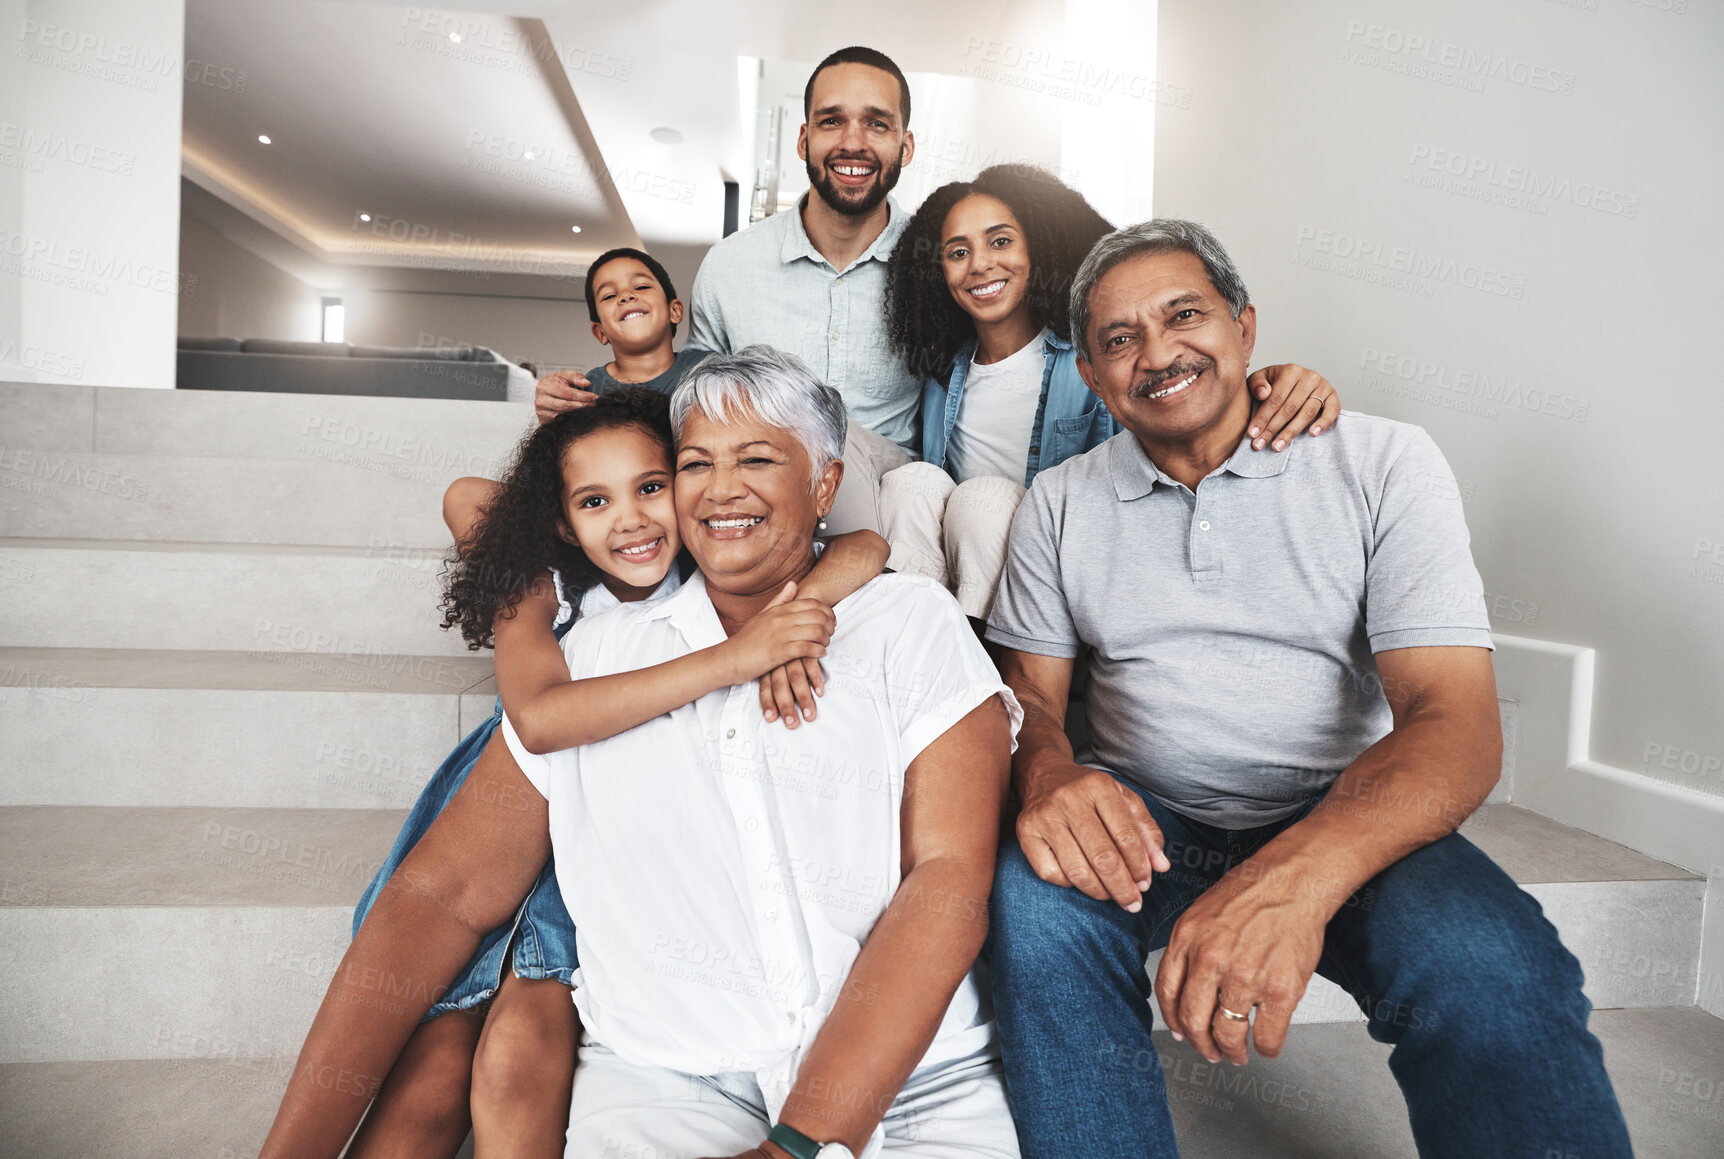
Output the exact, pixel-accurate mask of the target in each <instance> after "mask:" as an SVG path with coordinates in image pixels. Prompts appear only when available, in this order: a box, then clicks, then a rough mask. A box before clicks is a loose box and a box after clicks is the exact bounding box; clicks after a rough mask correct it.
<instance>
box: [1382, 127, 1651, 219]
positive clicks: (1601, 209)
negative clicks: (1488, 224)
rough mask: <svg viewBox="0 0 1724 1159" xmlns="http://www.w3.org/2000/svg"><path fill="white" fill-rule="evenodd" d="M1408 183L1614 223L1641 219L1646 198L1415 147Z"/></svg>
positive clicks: (1524, 168)
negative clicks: (1563, 207) (1559, 208)
mask: <svg viewBox="0 0 1724 1159" xmlns="http://www.w3.org/2000/svg"><path fill="white" fill-rule="evenodd" d="M1407 171H1408V180H1410V181H1414V182H1416V183H1417V184H1419V185H1422V186H1425V187H1426V188H1431V189H1440V190H1441V191H1442V192H1445V193H1454V194H1457V195H1459V196H1462V197H1470V198H1473V199H1476V200H1479V201H1488V202H1491V203H1493V204H1497V205H1503V206H1506V207H1507V208H1510V209H1525V210H1528V211H1530V212H1532V213H1537V214H1540V215H1543V214H1547V213H1549V212H1550V206H1549V203H1551V202H1555V203H1557V204H1559V205H1560V204H1567V205H1572V206H1575V207H1576V208H1577V209H1589V210H1592V211H1593V212H1594V213H1603V214H1608V215H1610V216H1612V217H1638V216H1639V215H1640V198H1639V197H1637V196H1635V195H1634V194H1632V193H1625V192H1623V191H1622V190H1620V189H1611V188H1609V187H1608V186H1605V185H1603V184H1601V183H1599V182H1596V181H1575V180H1572V179H1571V178H1568V177H1562V176H1558V175H1557V174H1554V173H1547V172H1541V171H1540V170H1539V169H1538V168H1537V167H1535V166H1533V165H1512V164H1501V163H1499V162H1497V161H1496V160H1493V159H1491V158H1488V157H1481V156H1479V155H1478V154H1476V153H1463V152H1461V151H1460V150H1458V149H1444V148H1441V147H1438V146H1433V145H1426V144H1415V145H1414V146H1413V147H1412V150H1411V152H1410V153H1409V155H1408V157H1407Z"/></svg>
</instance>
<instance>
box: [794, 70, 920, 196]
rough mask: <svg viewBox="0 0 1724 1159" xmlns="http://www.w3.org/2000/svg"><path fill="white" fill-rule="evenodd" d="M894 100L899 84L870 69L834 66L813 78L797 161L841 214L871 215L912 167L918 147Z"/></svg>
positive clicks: (818, 189) (896, 96) (887, 74)
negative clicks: (804, 164) (900, 175)
mask: <svg viewBox="0 0 1724 1159" xmlns="http://www.w3.org/2000/svg"><path fill="white" fill-rule="evenodd" d="M898 98H899V93H898V80H897V78H896V77H894V76H893V75H892V74H891V73H889V72H886V71H885V70H883V69H878V68H874V67H872V66H871V65H866V64H835V65H833V66H832V67H830V68H827V69H823V70H822V71H821V73H820V75H819V76H817V77H815V78H814V92H813V96H812V98H811V100H810V103H809V107H808V123H807V124H806V125H803V126H802V130H801V132H800V133H798V134H797V138H796V155H797V156H798V157H800V158H802V160H803V161H804V162H805V163H806V164H807V167H808V183H809V185H811V186H812V187H813V188H814V190H815V192H817V193H818V194H819V195H820V199H821V200H822V201H824V202H826V204H827V205H830V206H831V207H832V208H833V209H835V210H837V211H838V212H839V213H843V214H846V215H849V216H853V217H862V216H866V215H867V214H869V213H872V212H873V211H874V210H875V208H876V207H878V206H879V204H880V203H881V202H882V201H884V200H885V199H886V194H888V193H890V192H891V190H892V187H893V186H894V185H897V184H898V175H899V173H900V172H902V170H903V168H904V166H905V165H908V164H909V163H910V158H911V156H912V155H913V154H914V152H915V148H916V146H915V141H914V139H913V138H912V137H911V135H910V133H909V131H908V130H906V129H905V128H904V126H903V124H902V123H901V118H900V116H899V103H898Z"/></svg>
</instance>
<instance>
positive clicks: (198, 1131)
mask: <svg viewBox="0 0 1724 1159" xmlns="http://www.w3.org/2000/svg"><path fill="white" fill-rule="evenodd" d="M1591 1025H1592V1031H1593V1033H1594V1034H1596V1035H1597V1036H1598V1038H1599V1040H1600V1041H1601V1042H1602V1043H1603V1044H1604V1062H1605V1066H1606V1068H1607V1069H1608V1070H1609V1072H1610V1077H1611V1081H1612V1084H1613V1085H1614V1086H1615V1088H1616V1093H1617V1097H1618V1099H1619V1100H1620V1102H1621V1104H1622V1111H1623V1115H1624V1117H1625V1118H1626V1119H1627V1120H1628V1131H1629V1135H1630V1137H1631V1139H1632V1140H1633V1143H1634V1150H1635V1153H1636V1154H1639V1155H1645V1156H1700V1155H1717V1154H1720V1153H1721V1152H1724V1102H1721V1100H1720V1094H1719V1091H1720V1088H1721V1087H1724V1066H1720V1064H1719V1061H1718V1060H1719V1059H1720V1058H1724V1021H1720V1020H1719V1019H1717V1018H1714V1017H1712V1016H1711V1015H1709V1014H1706V1013H1704V1012H1702V1011H1700V1010H1697V1009H1692V1008H1691V1009H1686V1010H1672V1009H1654V1010H1600V1011H1596V1012H1594V1014H1593V1016H1592V1024H1591ZM1155 1048H1156V1052H1157V1055H1158V1056H1159V1060H1160V1061H1159V1065H1161V1066H1162V1068H1163V1077H1164V1078H1165V1080H1166V1082H1167V1088H1168V1096H1169V1100H1168V1101H1169V1103H1170V1105H1171V1108H1172V1111H1173V1123H1174V1131H1175V1133H1176V1135H1177V1136H1178V1139H1179V1150H1180V1154H1181V1155H1183V1156H1184V1157H1185V1159H1232V1157H1233V1156H1238V1155H1264V1156H1291V1155H1301V1156H1322V1157H1323V1159H1415V1156H1416V1154H1417V1153H1416V1151H1415V1150H1414V1148H1413V1139H1412V1132H1411V1131H1410V1130H1408V1128H1407V1121H1406V1113H1405V1111H1404V1109H1403V1108H1404V1105H1405V1104H1404V1103H1403V1101H1402V1098H1401V1093H1400V1090H1399V1088H1398V1087H1397V1086H1396V1085H1395V1080H1394V1078H1393V1077H1392V1076H1391V1075H1390V1073H1389V1068H1388V1065H1387V1061H1386V1060H1387V1057H1388V1054H1389V1048H1388V1047H1386V1046H1383V1045H1381V1044H1379V1043H1375V1042H1372V1041H1371V1040H1370V1038H1369V1037H1367V1036H1366V1034H1365V1032H1364V1030H1363V1028H1361V1027H1357V1026H1307V1027H1301V1028H1300V1029H1298V1030H1296V1031H1294V1033H1293V1034H1292V1035H1291V1036H1290V1037H1289V1038H1288V1040H1287V1049H1286V1050H1285V1051H1283V1052H1282V1054H1281V1057H1280V1058H1276V1059H1265V1058H1253V1059H1252V1060H1251V1063H1250V1065H1248V1066H1247V1067H1245V1068H1244V1069H1243V1070H1235V1069H1234V1068H1233V1067H1230V1066H1226V1065H1223V1066H1220V1067H1211V1066H1208V1065H1207V1064H1206V1063H1204V1062H1203V1060H1202V1059H1201V1058H1199V1057H1198V1056H1197V1054H1196V1053H1195V1052H1194V1051H1192V1050H1191V1048H1190V1047H1189V1046H1186V1045H1183V1044H1180V1043H1176V1042H1174V1041H1173V1039H1172V1037H1171V1036H1169V1035H1168V1034H1167V1033H1166V1032H1165V1031H1164V1032H1161V1033H1158V1034H1156V1036H1155ZM293 1062H294V1060H293V1056H292V1055H278V1056H246V1055H237V1054H234V1053H233V1052H231V1051H228V1052H225V1053H223V1054H222V1055H221V1056H219V1057H213V1058H168V1059H161V1060H126V1061H107V1062H36V1063H11V1064H6V1065H0V1106H4V1107H6V1109H7V1110H6V1113H5V1114H3V1115H0V1154H4V1155H28V1156H31V1157H32V1159H182V1157H183V1156H185V1155H188V1154H192V1153H194V1152H193V1151H192V1150H190V1148H189V1145H188V1141H189V1140H196V1141H197V1144H196V1146H197V1150H196V1152H195V1153H197V1154H203V1155H209V1156H218V1157H220V1159H239V1157H241V1156H248V1155H255V1154H257V1152H258V1148H259V1147H260V1145H261V1144H262V1142H263V1137H264V1135H265V1133H266V1132H267V1131H268V1130H269V1124H270V1121H271V1120H272V1119H273V1118H274V1117H275V1109H276V1107H277V1105H279V1103H280V1101H281V1093H282V1091H283V1090H284V1089H285V1088H286V1086H287V1080H288V1076H289V1074H290V1073H291V1069H292V1066H293ZM1145 1063H1146V1065H1157V1062H1155V1061H1152V1060H1145ZM576 1081H577V1082H578V1081H580V1080H579V1076H578V1075H577V1077H576ZM94 1108H100V1111H99V1113H94V1114H92V1113H91V1112H92V1109H94ZM468 1146H469V1148H470V1147H471V1142H469V1144H468ZM470 1154H471V1152H470V1150H464V1151H463V1152H462V1156H461V1159H465V1157H466V1156H469V1155H470Z"/></svg>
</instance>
